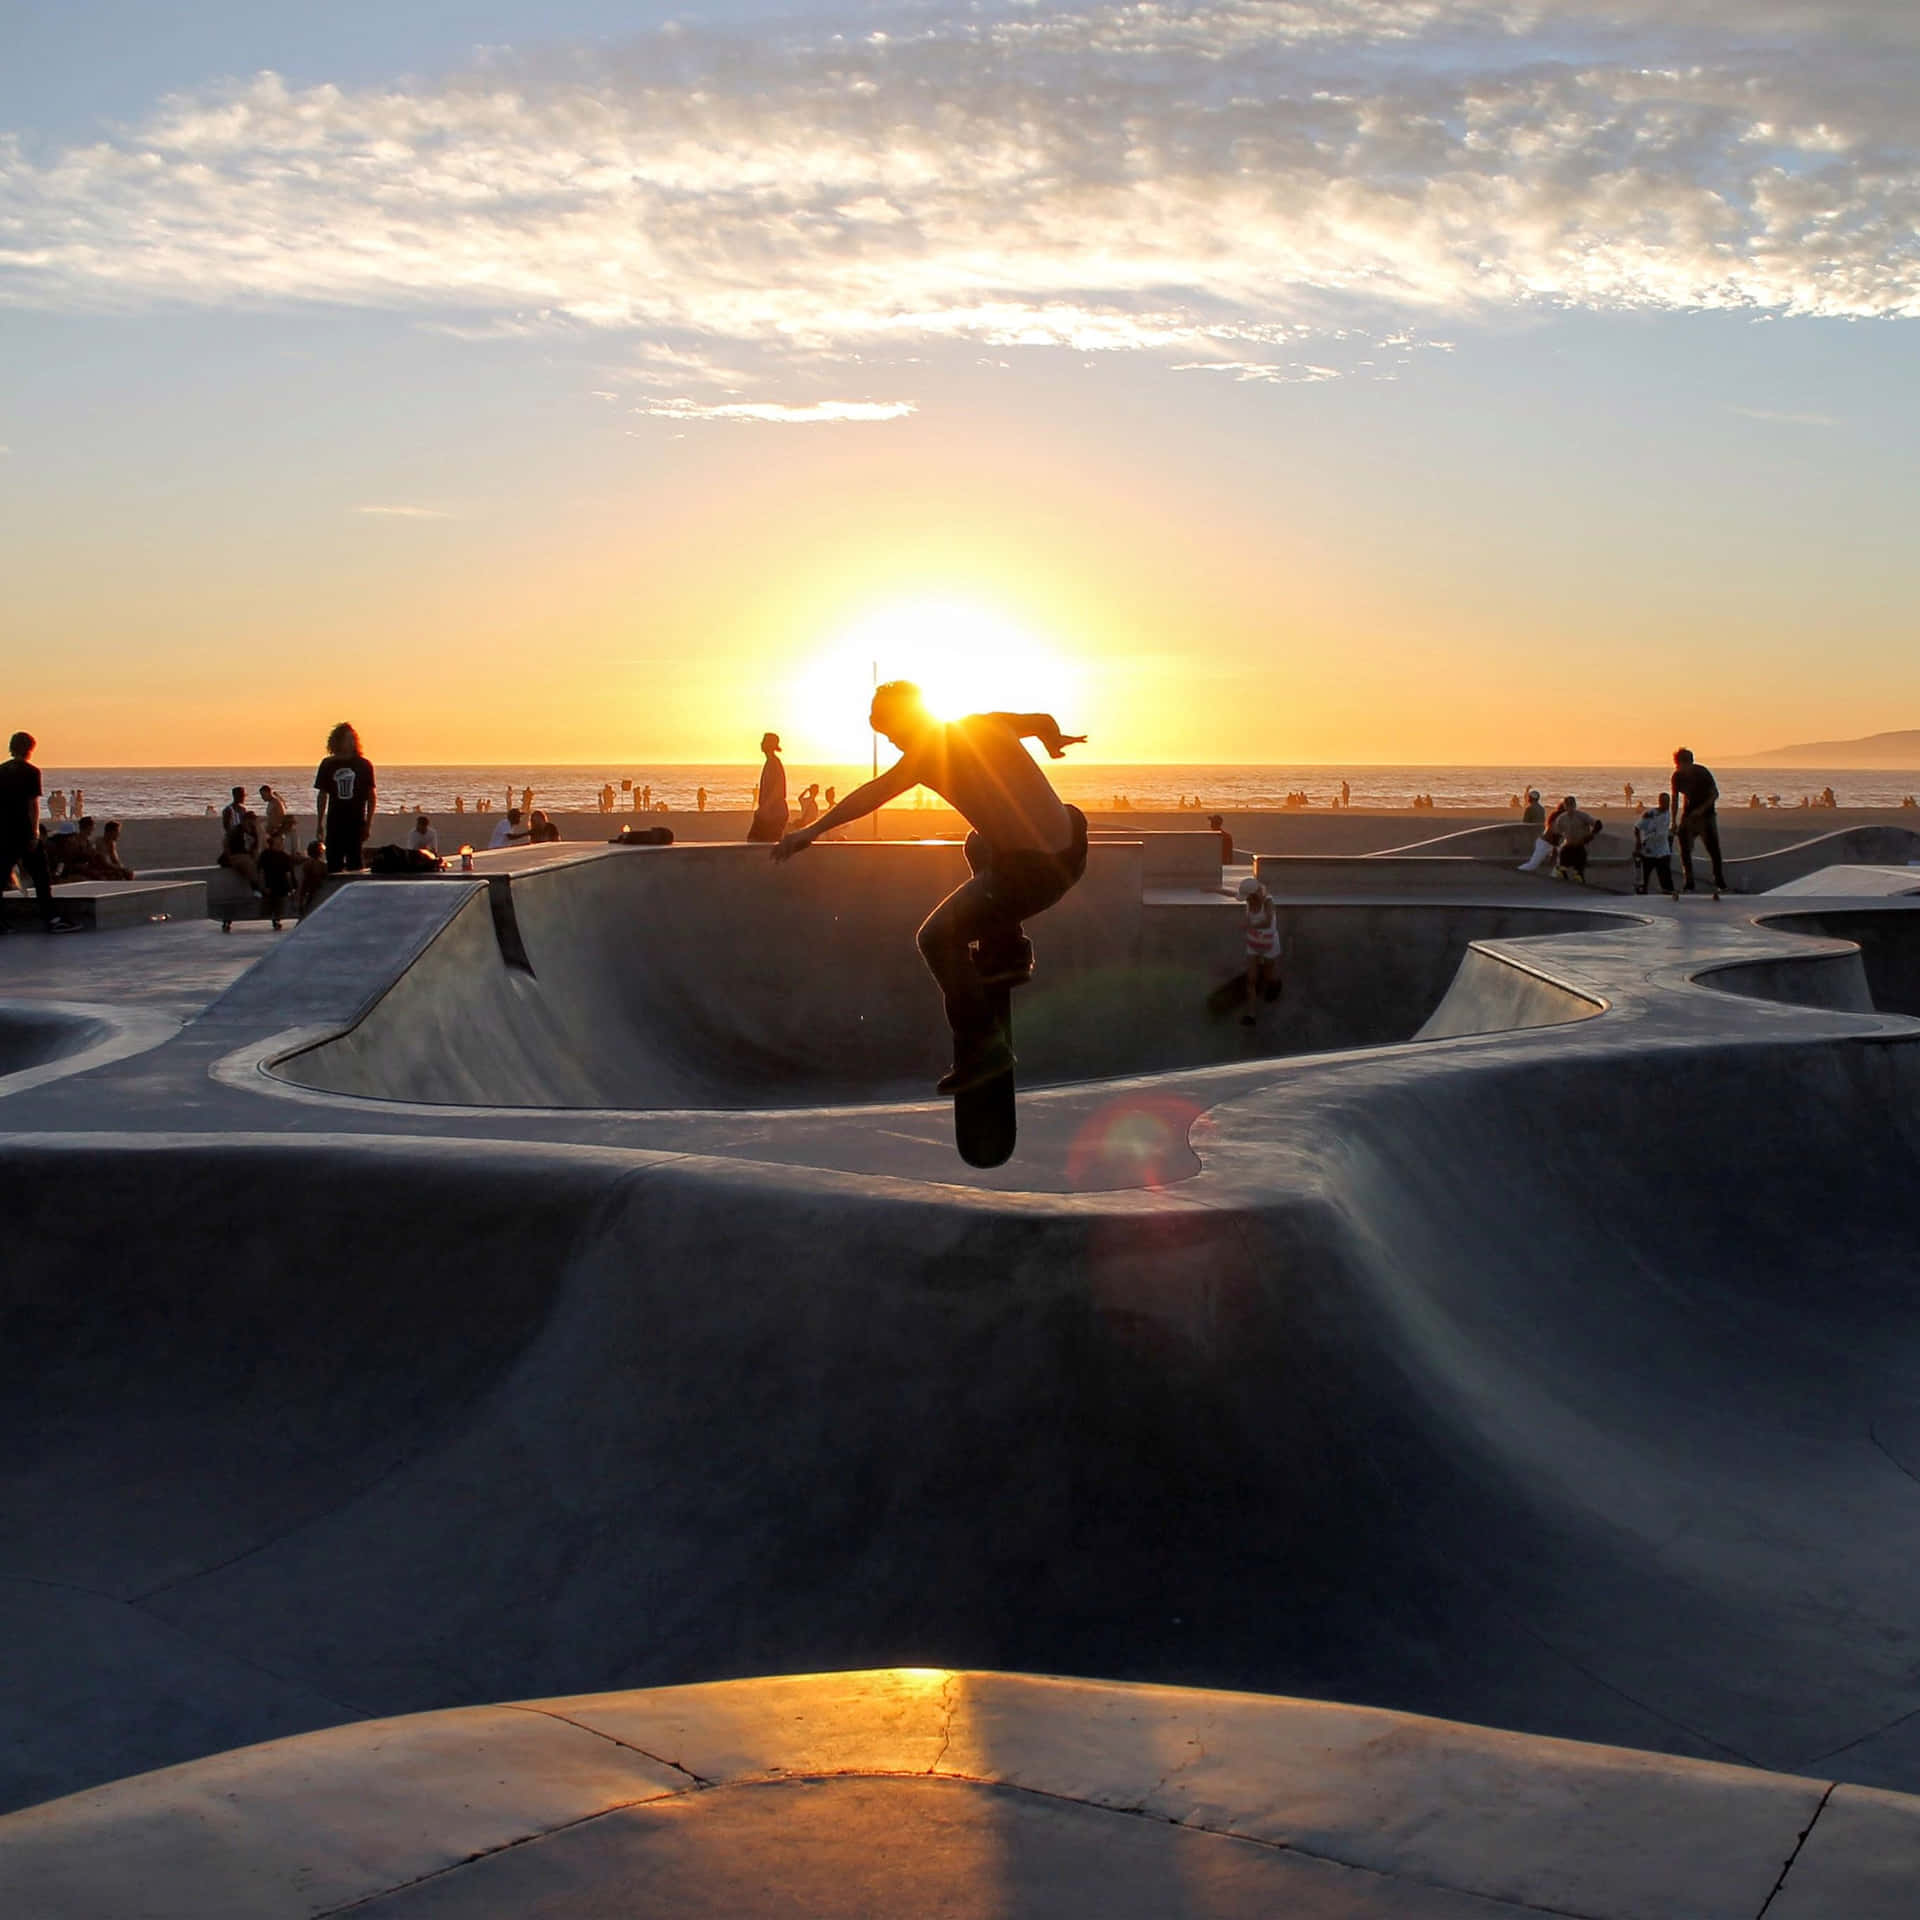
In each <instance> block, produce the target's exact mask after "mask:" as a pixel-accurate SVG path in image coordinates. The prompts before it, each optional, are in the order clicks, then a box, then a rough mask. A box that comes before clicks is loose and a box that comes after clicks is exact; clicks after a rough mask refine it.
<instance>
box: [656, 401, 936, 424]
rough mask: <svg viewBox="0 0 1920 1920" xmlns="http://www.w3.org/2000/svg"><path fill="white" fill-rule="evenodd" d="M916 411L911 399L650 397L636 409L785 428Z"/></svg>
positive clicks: (663, 415)
mask: <svg viewBox="0 0 1920 1920" xmlns="http://www.w3.org/2000/svg"><path fill="white" fill-rule="evenodd" d="M913 411H914V406H913V403H912V402H911V401H910V400H816V401H813V402H811V403H810V404H807V405H802V406H792V405H787V404H785V403H782V402H776V401H771V400H731V401H713V402H701V401H697V400H649V401H646V402H644V403H643V404H642V405H640V406H637V407H635V408H634V412H635V413H650V414H655V415H658V416H659V417H660V418H662V419H667V420H764V421H770V422H772V423H773V424H774V425H776V426H783V427H817V426H832V425H839V424H846V423H849V422H855V423H857V422H863V421H878V420H904V419H905V418H906V417H907V415H908V414H910V413H912V412H913Z"/></svg>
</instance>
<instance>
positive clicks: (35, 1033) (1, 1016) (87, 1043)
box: [0, 1002, 114, 1079]
mask: <svg viewBox="0 0 1920 1920" xmlns="http://www.w3.org/2000/svg"><path fill="white" fill-rule="evenodd" d="M113 1032H114V1026H113V1023H112V1022H111V1021H110V1020H108V1019H107V1018H106V1017H105V1016H104V1015H101V1014H98V1013H94V1012H92V1011H90V1010H89V1009H86V1008H80V1007H74V1008H65V1007H49V1006H46V1005H43V1004H32V1003H24V1002H22V1003H15V1004H11V1005H4V1004H0V1079H4V1078H5V1076H6V1075H8V1074H13V1073H24V1072H26V1071H27V1070H28V1069H29V1068H32V1067H44V1066H46V1065H47V1064H48V1063H49V1062H50V1061H54V1060H65V1059H70V1058H71V1057H72V1056H74V1055H75V1054H81V1053H86V1052H87V1051H88V1050H89V1049H91V1048H93V1047H97V1046H99V1045H100V1044H101V1042H102V1041H104V1040H107V1039H109V1038H111V1037H112V1035H113Z"/></svg>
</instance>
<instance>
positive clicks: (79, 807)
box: [67, 787, 87, 820]
mask: <svg viewBox="0 0 1920 1920" xmlns="http://www.w3.org/2000/svg"><path fill="white" fill-rule="evenodd" d="M86 810H87V796H86V792H85V790H84V789H83V788H80V787H75V788H74V790H73V792H72V794H71V795H70V796H69V798H68V800H67V818H68V819H69V820H78V819H79V818H80V816H81V815H82V814H83V813H85V812H86Z"/></svg>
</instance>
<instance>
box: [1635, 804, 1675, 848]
mask: <svg viewBox="0 0 1920 1920" xmlns="http://www.w3.org/2000/svg"><path fill="white" fill-rule="evenodd" d="M1639 826H1640V851H1641V852H1642V853H1643V854H1644V855H1645V856H1646V857H1647V858H1648V859H1649V860H1664V859H1666V858H1667V856H1668V855H1669V854H1671V853H1672V852H1673V815H1672V814H1671V813H1669V812H1668V811H1667V809H1666V808H1665V807H1649V808H1648V809H1647V810H1646V812H1645V813H1643V814H1642V815H1641V816H1640V821H1639Z"/></svg>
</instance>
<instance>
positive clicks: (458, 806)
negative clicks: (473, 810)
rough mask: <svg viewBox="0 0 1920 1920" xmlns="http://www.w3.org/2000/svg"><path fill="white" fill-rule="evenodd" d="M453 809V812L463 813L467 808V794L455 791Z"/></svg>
mask: <svg viewBox="0 0 1920 1920" xmlns="http://www.w3.org/2000/svg"><path fill="white" fill-rule="evenodd" d="M453 810H454V812H455V813H465V812H466V810H467V796H466V795H465V794H464V793H456V794H455V795H454V796H453Z"/></svg>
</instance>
